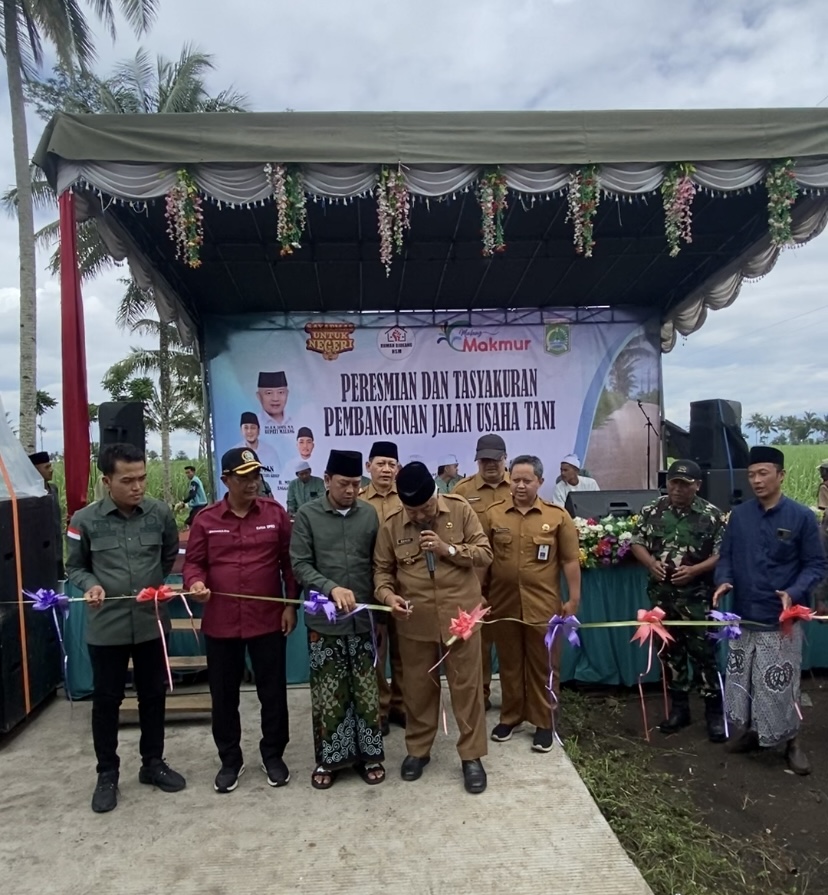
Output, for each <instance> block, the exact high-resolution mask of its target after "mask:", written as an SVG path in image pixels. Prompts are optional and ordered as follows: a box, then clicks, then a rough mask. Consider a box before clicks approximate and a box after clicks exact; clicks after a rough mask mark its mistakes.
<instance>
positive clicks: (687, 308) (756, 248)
mask: <svg viewBox="0 0 828 895" xmlns="http://www.w3.org/2000/svg"><path fill="white" fill-rule="evenodd" d="M572 170H573V169H572V168H571V167H569V166H565V165H553V166H545V165H504V166H502V167H501V168H500V171H501V172H502V173H503V175H504V176H505V178H506V183H507V185H508V187H509V188H510V189H511V190H514V191H515V192H518V193H521V194H525V195H541V194H551V193H558V192H560V191H562V190H564V189H566V186H567V183H568V179H569V177H570V175H571V173H572ZM666 170H667V166H665V165H654V164H643V163H642V164H638V163H627V164H618V165H601V166H600V168H599V169H598V173H599V182H600V185H601V187H602V189H603V190H604V191H605V192H607V193H609V194H615V195H618V196H633V195H641V194H646V193H652V192H653V191H655V190H657V189H658V188H659V187H660V185H661V183H662V181H663V179H664V175H665V172H666ZM379 171H380V169H379V167H378V166H376V165H366V164H306V165H302V173H303V177H304V183H305V189H306V191H307V192H308V193H309V194H310V195H311V196H314V197H318V198H322V199H331V200H342V199H349V198H352V197H355V196H361V195H365V194H366V193H368V192H370V191H371V190H372V189H373V188H374V186H375V185H376V183H377V179H378V176H379ZM402 171H403V174H404V176H405V180H406V183H407V185H408V188H409V190H410V192H411V193H412V194H413V195H416V196H421V197H424V198H438V197H445V196H452V195H454V194H457V193H459V192H462V191H463V190H466V189H468V188H469V187H471V186H473V184H474V183H475V182H476V181H477V179H478V177H479V176H480V174H481V173H482V169H481V168H479V167H475V166H469V165H438V164H423V165H415V166H407V167H403V168H402ZM767 171H768V164H767V162H763V161H750V160H746V161H719V162H707V163H704V164H698V165H695V169H694V171H693V174H692V179H693V180H694V181H695V183H696V184H697V185H698V186H699V187H701V188H703V189H709V190H714V191H720V192H733V191H737V190H744V189H748V188H750V187H753V186H755V185H756V184H758V183H760V182H761V181H762V180H763V179H764V177H765V175H766V174H767ZM190 173H191V174H192V176H193V177H194V179H195V182H196V184H197V185H198V188H199V189H200V190H201V191H202V192H203V193H204V195H205V196H206V197H207V198H209V199H212V200H214V201H216V202H218V203H221V204H226V205H229V206H246V205H252V204H256V203H261V202H265V201H268V200H270V199H271V198H272V193H273V190H272V187H271V185H270V183H269V181H268V178H267V175H266V173H265V168H264V164H262V165H222V164H206V165H196V166H193V167H192V168H190ZM794 173H795V175H796V181H797V184H798V185H799V187H800V189H802V190H804V191H806V192H807V191H813V192H814V193H819V191H822V190H826V189H828V158H824V157H819V158H806V159H801V160H799V161H797V162H796V164H795V165H794ZM177 181H178V174H177V168H176V167H174V166H171V165H158V164H133V163H118V162H109V163H99V162H71V161H66V160H63V159H62V160H61V161H60V165H59V170H58V179H57V186H58V191H59V192H63V191H65V190H67V189H71V188H72V187H73V186H75V185H81V184H82V185H84V186H87V187H91V188H92V190H94V191H98V192H100V193H101V194H102V197H101V199H96V198H95V197H93V196H92V195H91V194H89V193H86V192H83V191H81V192H80V193H79V195H78V197H77V199H78V204H77V213H78V218H79V219H80V220H85V219H88V218H91V217H94V218H95V219H96V222H97V226H98V229H99V231H100V233H101V237H102V239H103V241H104V243H105V244H106V246H107V248H108V249H109V251H110V253H111V254H112V256H113V257H114V258H115V259H116V260H126V261H127V262H128V263H129V267H130V270H131V271H132V274H133V276H134V277H135V279H136V281H137V283H138V285H139V286H140V287H141V288H143V289H151V290H152V292H153V293H154V295H155V299H156V303H157V305H158V311H159V314H160V315H161V318H162V319H163V320H167V321H174V322H176V323H177V324H178V327H179V330H180V332H181V335H182V337H183V338H184V340H185V341H186V342H188V343H190V344H193V345H195V344H196V343H197V339H196V327H195V324H194V322H193V320H192V318H191V317H190V315H189V314H188V313H187V312H186V310H185V308H184V307H183V305H182V303H181V302H180V301H179V300H178V297H177V295H176V291H175V289H174V287H173V286H172V285H171V284H170V283H169V282H167V280H166V279H165V278H164V277H163V276H162V275H161V274H160V273H159V272H158V271H157V270H156V269H155V267H154V266H153V265H152V263H151V262H150V260H149V259H148V258H147V257H146V255H145V254H144V253H143V252H142V251H141V250H140V249H139V248H138V247H137V246H136V245H135V243H134V241H133V240H132V239H131V237H130V235H129V233H127V232H126V230H124V228H123V227H122V226H121V225H120V224H119V223H118V222H117V220H115V219H114V217H113V216H112V215H108V214H106V213H105V208H106V197H111V198H114V199H116V200H120V201H123V202H135V203H142V202H145V201H149V200H151V199H157V198H160V197H162V196H165V195H166V194H167V193H168V192H169V191H170V190H171V189H172V188H173V187H174V186H175V185H176V183H177ZM826 222H828V196H821V195H813V196H807V197H806V198H804V199H803V200H802V201H800V202H799V203H797V205H796V207H795V208H794V211H793V237H794V241H795V243H796V244H797V245H802V244H804V243H806V242H808V241H809V240H811V239H813V238H814V237H815V236H817V235H818V234H819V233H821V232H822V231H823V230H824V229H825V226H826ZM779 253H780V249H779V248H777V247H775V246H773V245H772V244H771V240H770V236H769V235H768V234H765V236H763V237H762V238H761V239H760V240H759V241H758V242H757V243H755V244H754V245H753V246H751V247H750V248H748V249H747V250H746V251H745V252H743V253H742V255H741V256H739V257H738V258H737V259H735V260H734V261H733V262H731V263H730V264H729V265H727V266H726V267H725V268H723V269H722V270H720V271H718V272H716V273H715V274H713V275H712V276H711V277H709V278H708V280H707V281H705V282H704V283H703V284H702V285H701V286H700V287H699V288H698V289H696V290H695V291H694V292H693V293H692V294H691V295H689V296H688V297H687V298H685V299H684V300H683V301H682V302H681V303H680V304H679V305H677V306H676V308H674V309H670V310H668V312H667V313H666V315H665V319H664V320H663V321H662V330H661V342H662V350H663V351H664V352H669V351H671V350H672V348H673V347H674V345H675V343H676V339H677V336H678V335H683V336H687V335H690V334H691V333H693V332H695V331H696V330H698V329H699V328H700V327H701V326H702V325H703V324H704V321H705V319H706V317H707V312H708V311H709V310H719V309H721V308H725V307H728V306H729V305H730V304H732V303H733V302H734V301H735V299H736V297H737V296H738V294H739V290H740V289H741V285H742V281H743V280H744V279H756V278H758V277H762V276H765V275H766V274H767V273H769V272H770V270H771V269H772V268H773V266H774V264H775V263H776V259H777V258H778V257H779Z"/></svg>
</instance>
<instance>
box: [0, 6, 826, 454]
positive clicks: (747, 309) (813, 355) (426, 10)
mask: <svg viewBox="0 0 828 895" xmlns="http://www.w3.org/2000/svg"><path fill="white" fill-rule="evenodd" d="M161 6H162V10H161V14H160V17H159V19H158V21H157V23H156V25H155V27H154V28H153V30H152V32H151V33H150V35H149V36H147V37H145V38H144V39H143V40H142V44H143V46H145V47H146V48H147V49H149V50H150V51H151V52H153V53H158V54H163V55H166V56H168V57H176V56H177V55H178V54H179V52H180V49H181V47H182V45H183V44H184V43H185V42H187V41H189V42H192V43H193V44H195V45H196V46H197V47H198V48H200V49H201V50H203V51H205V52H209V53H212V54H213V55H214V57H215V62H216V65H217V69H216V72H215V73H214V75H213V76H212V78H211V83H210V86H211V87H212V88H214V89H215V91H218V90H220V89H223V88H225V87H227V86H229V85H231V84H232V85H233V86H234V87H236V88H237V89H239V90H241V91H243V92H245V93H247V95H248V97H249V99H250V104H251V107H252V108H253V109H255V110H261V111H266V110H267V111H280V110H283V109H285V108H291V109H296V110H300V111H305V110H384V109H397V110H453V109H457V110H461V109H495V110H500V109H624V108H648V109H653V108H677V109H682V108H704V107H767V106H816V105H818V104H825V103H827V102H828V53H826V51H825V47H826V46H827V45H828V3H825V2H824V0H770V2H767V0H728V2H726V3H722V2H715V0H678V2H673V3H665V2H664V0H625V2H623V3H622V2H619V0H448V2H446V0H439V2H438V0H417V2H412V0H394V2H388V0H346V2H342V0H304V2H301V3H296V2H289V3H288V2H284V0H235V2H234V3H233V4H231V5H229V6H228V4H227V3H225V2H223V0H161ZM98 47H99V66H98V68H99V71H101V72H102V73H107V72H108V71H109V70H110V69H111V66H112V64H113V63H114V62H115V61H116V60H118V59H122V58H125V57H129V56H131V55H133V53H134V52H135V49H136V48H137V42H136V41H135V40H134V39H133V38H132V36H131V34H130V33H129V31H128V29H127V28H126V27H121V29H120V40H119V41H118V43H117V45H115V46H112V44H111V43H110V42H109V40H108V39H107V38H104V37H103V36H102V37H101V38H100V39H99V43H98ZM2 80H3V91H2V93H3V96H6V95H7V91H6V89H5V69H4V70H3V79H2ZM40 128H41V124H40V122H38V121H37V120H36V119H34V116H32V118H31V123H30V131H31V140H32V144H31V148H32V150H33V149H34V146H35V144H36V140H37V138H38V137H39V135H40ZM0 129H2V133H3V135H4V139H3V140H2V141H0V147H2V151H0V185H2V184H11V183H12V182H13V168H12V153H11V129H10V126H9V115H8V108H7V102H3V103H2V104H0ZM44 222H45V219H44ZM41 260H43V259H41ZM117 276H118V274H117V273H115V274H113V275H110V276H104V277H101V278H100V279H99V280H98V281H96V282H95V283H94V284H92V285H90V286H88V287H87V288H86V289H85V293H84V300H85V305H86V327H87V348H88V362H89V384H90V400H93V401H100V400H102V399H104V398H105V395H104V394H103V392H102V389H101V388H100V384H99V383H100V379H101V377H102V375H103V373H104V372H105V370H106V369H107V368H108V367H109V366H110V365H111V364H112V363H113V362H114V361H116V360H118V359H120V358H121V357H122V356H123V355H124V354H125V353H126V352H127V351H128V349H129V346H130V345H132V344H138V343H139V340H138V339H137V338H136V337H130V336H125V335H123V334H120V333H118V332H117V330H115V328H114V326H113V323H112V320H113V317H114V309H115V307H116V305H117V301H118V297H119V286H118V283H117ZM17 278H18V270H17V235H16V228H15V224H14V223H13V222H11V221H8V220H0V358H2V363H0V395H2V399H3V403H4V405H5V407H6V410H8V411H10V412H11V414H12V416H14V417H16V415H17V406H18V400H17V350H18V299H17V290H16V285H17ZM826 283H828V236H825V235H823V236H822V237H820V238H818V239H817V240H815V241H814V242H812V243H811V244H809V245H808V246H806V247H805V248H803V249H801V250H799V251H795V252H787V253H785V254H784V255H783V257H782V258H781V259H780V262H779V263H778V265H777V267H776V268H775V270H774V271H772V273H771V274H770V275H769V276H768V277H766V278H765V279H764V280H762V281H761V282H758V283H753V284H746V285H745V287H744V288H743V290H742V294H741V296H740V297H739V299H738V300H737V302H736V303H735V305H734V306H733V307H731V308H729V309H727V310H724V311H720V312H717V313H715V314H711V315H710V316H709V318H708V322H707V324H706V325H705V327H704V329H703V330H702V331H701V332H699V333H697V334H695V335H693V336H692V337H690V338H689V339H688V340H687V341H686V342H685V343H684V344H679V345H678V346H677V347H676V349H675V350H674V351H673V352H672V354H670V355H668V356H667V357H666V358H665V361H664V380H665V391H666V394H665V397H666V406H667V416H668V417H669V418H671V419H673V420H675V421H676V422H681V423H683V422H686V420H687V417H688V412H689V411H688V403H689V402H690V401H691V400H694V399H698V398H708V397H725V398H732V399H736V400H741V401H742V403H743V405H744V409H745V413H746V414H750V413H752V412H754V411H759V412H763V413H772V414H776V413H784V412H790V413H801V412H803V411H805V410H812V411H816V412H820V413H825V412H828V396H826V392H825V391H823V389H826V390H827V391H828V369H827V368H826V367H827V365H826V363H825V359H824V350H823V349H824V345H825V340H824V338H823V334H822V327H823V326H825V322H824V321H825V319H826V311H828V291H827V290H826V288H825V284H826ZM39 287H40V299H39V327H40V329H39V337H38V345H39V356H38V386H39V387H40V388H43V389H46V390H47V391H49V392H50V393H51V394H53V395H55V396H56V397H60V394H61V386H60V378H61V377H60V357H59V350H60V327H59V319H58V299H59V290H58V286H57V283H56V282H54V281H52V280H50V278H49V276H48V274H47V273H46V272H45V271H44V272H42V273H41V275H40V279H39ZM45 424H46V428H47V433H46V436H45V447H46V448H47V449H52V450H55V449H59V448H60V444H61V431H60V430H61V418H60V412H59V411H55V412H53V413H51V414H48V415H47V417H46V420H45ZM174 447H175V448H176V449H178V448H181V447H183V448H185V449H187V448H190V447H192V445H190V443H189V441H188V439H187V438H181V437H178V438H177V439H176V441H175V442H174Z"/></svg>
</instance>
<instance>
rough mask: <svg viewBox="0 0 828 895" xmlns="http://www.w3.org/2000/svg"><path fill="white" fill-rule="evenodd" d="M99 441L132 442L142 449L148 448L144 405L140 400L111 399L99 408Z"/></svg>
mask: <svg viewBox="0 0 828 895" xmlns="http://www.w3.org/2000/svg"><path fill="white" fill-rule="evenodd" d="M98 428H99V430H100V437H99V442H100V446H101V447H104V446H105V445H107V444H124V443H126V444H132V445H135V447H137V448H141V450H142V451H146V449H147V447H146V446H147V436H146V431H145V429H144V405H143V404H142V403H141V402H140V401H109V402H108V403H106V404H101V406H100V407H99V408H98Z"/></svg>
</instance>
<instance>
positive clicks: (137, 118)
mask: <svg viewBox="0 0 828 895" xmlns="http://www.w3.org/2000/svg"><path fill="white" fill-rule="evenodd" d="M820 155H828V109H814V108H811V109H689V110H681V111H678V110H663V111H658V110H656V111H647V110H634V111H596V112H282V113H265V112H251V113H240V114H235V115H226V114H218V113H213V114H211V113H200V114H176V115H69V114H66V113H63V112H61V113H58V114H57V115H56V116H55V117H54V118H53V119H52V121H51V122H50V123H49V124H48V126H47V127H46V130H45V132H44V134H43V137H42V139H41V141H40V145H39V146H38V148H37V151H36V153H35V156H34V162H35V164H37V165H38V166H39V167H41V168H42V169H43V170H44V171H46V173H47V176H49V178H50V179H51V180H52V182H53V183H54V177H55V165H56V160H57V159H58V158H63V159H67V160H75V161H96V162H106V161H111V162H160V163H170V164H176V165H178V164H204V163H211V162H212V163H225V164H240V163H242V164H243V163H252V162H258V163H262V164H263V163H264V162H267V161H280V162H296V163H302V162H306V163H309V162H329V163H343V162H365V163H372V164H379V163H384V164H397V163H402V164H429V163H432V164H472V165H494V164H501V165H505V164H525V165H531V164H544V163H549V162H555V163H557V164H569V165H578V164H589V163H595V164H601V163H613V162H614V163H625V162H684V161H688V162H703V161H720V160H739V159H756V158H760V159H775V158H789V157H793V158H796V157H803V156H820Z"/></svg>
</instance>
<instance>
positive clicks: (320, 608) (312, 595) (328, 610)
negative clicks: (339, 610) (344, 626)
mask: <svg viewBox="0 0 828 895" xmlns="http://www.w3.org/2000/svg"><path fill="white" fill-rule="evenodd" d="M308 598H309V599H307V600H305V601H304V603H302V608H303V609H304V610H305V612H307V613H308V615H318V614H319V613H320V612H321V613H324V615H325V617H326V618H327V619H328V621H329V622H335V621H336V603H334V601H333V600H331V599H330V598H329V597H326V596H325V594H320V593H319V592H318V591H315V590H312V591H309V592H308Z"/></svg>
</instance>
